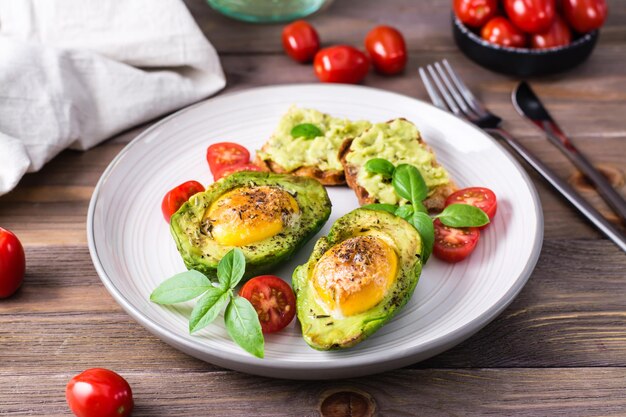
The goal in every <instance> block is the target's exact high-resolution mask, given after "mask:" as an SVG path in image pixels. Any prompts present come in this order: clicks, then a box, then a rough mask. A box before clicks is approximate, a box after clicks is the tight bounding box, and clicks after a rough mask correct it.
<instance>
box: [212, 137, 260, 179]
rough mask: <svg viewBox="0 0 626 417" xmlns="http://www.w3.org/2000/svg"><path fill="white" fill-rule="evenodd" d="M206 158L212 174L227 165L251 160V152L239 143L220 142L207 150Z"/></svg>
mask: <svg viewBox="0 0 626 417" xmlns="http://www.w3.org/2000/svg"><path fill="white" fill-rule="evenodd" d="M206 160H207V162H208V163H209V169H210V170H211V174H213V176H214V177H215V174H217V173H218V171H220V170H221V169H223V168H224V167H225V166H226V165H239V164H246V163H248V162H250V152H248V150H247V149H246V148H244V147H243V146H241V145H239V144H238V143H232V142H218V143H214V144H213V145H211V146H209V147H208V148H207V150H206Z"/></svg>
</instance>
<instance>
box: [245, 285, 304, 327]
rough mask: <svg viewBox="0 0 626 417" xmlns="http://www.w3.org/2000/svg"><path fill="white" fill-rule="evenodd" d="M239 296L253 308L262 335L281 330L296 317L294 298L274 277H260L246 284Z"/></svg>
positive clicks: (289, 289)
mask: <svg viewBox="0 0 626 417" xmlns="http://www.w3.org/2000/svg"><path fill="white" fill-rule="evenodd" d="M239 295H241V296H242V297H244V298H246V299H248V301H250V303H252V305H253V306H254V309H255V310H256V312H257V314H258V315H259V321H260V322H261V329H262V330H263V333H273V332H277V331H279V330H281V329H283V328H284V327H285V326H287V325H288V324H289V323H291V320H293V318H294V316H295V315H296V296H295V295H294V294H293V290H292V289H291V287H290V286H289V284H287V283H286V282H285V281H283V280H282V279H280V278H278V277H277V276H274V275H261V276H259V277H255V278H252V279H251V280H250V281H248V282H246V283H245V284H244V286H243V287H241V290H240V291H239Z"/></svg>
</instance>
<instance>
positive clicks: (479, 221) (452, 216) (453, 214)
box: [436, 204, 489, 227]
mask: <svg viewBox="0 0 626 417" xmlns="http://www.w3.org/2000/svg"><path fill="white" fill-rule="evenodd" d="M436 217H437V218H438V219H439V220H440V221H441V223H443V224H445V225H446V226H450V227H480V226H484V225H486V224H487V223H489V216H487V214H486V213H485V212H484V211H482V210H481V209H479V208H478V207H474V206H470V205H469V204H450V205H449V206H448V207H446V208H445V209H444V210H443V211H442V212H441V213H439V214H438V215H437V216H436Z"/></svg>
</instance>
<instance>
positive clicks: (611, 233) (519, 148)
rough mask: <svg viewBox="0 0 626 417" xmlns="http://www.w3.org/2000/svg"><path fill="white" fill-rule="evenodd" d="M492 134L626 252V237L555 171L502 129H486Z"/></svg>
mask: <svg viewBox="0 0 626 417" xmlns="http://www.w3.org/2000/svg"><path fill="white" fill-rule="evenodd" d="M485 130H486V131H487V132H488V133H490V134H492V135H493V134H495V135H497V136H499V137H501V138H502V139H504V141H505V142H506V143H507V144H508V145H509V146H510V147H511V148H513V150H514V151H515V152H517V154H518V155H519V156H521V157H522V158H524V160H525V161H526V162H528V164H529V165H530V166H532V167H533V168H534V169H535V171H537V172H538V173H539V174H540V175H541V176H542V177H543V178H545V179H546V181H548V182H549V183H550V184H551V185H552V186H553V187H554V188H556V190H557V191H558V192H560V193H561V195H563V197H565V198H566V199H567V200H568V201H569V202H570V203H571V204H572V205H573V206H574V207H575V208H576V209H577V210H578V211H579V212H580V213H581V214H582V215H583V216H585V217H586V218H587V219H588V220H589V221H590V222H591V223H593V224H594V225H595V226H596V227H597V228H598V229H599V230H600V231H601V232H602V233H604V234H605V235H606V237H608V238H609V239H611V240H612V241H613V242H614V243H615V244H616V245H617V246H618V247H619V248H620V249H621V250H622V251H624V252H626V235H624V233H623V232H622V231H620V230H619V229H618V228H617V227H615V226H614V225H613V224H611V223H610V222H609V221H608V220H606V219H605V218H604V216H602V214H600V212H599V211H598V210H596V209H595V208H594V207H593V206H592V205H591V204H589V203H588V202H587V201H586V200H585V199H584V198H583V197H582V196H581V195H580V194H579V193H578V192H577V191H576V190H574V189H573V188H572V187H571V186H570V185H569V184H568V183H567V182H565V181H563V180H562V179H561V178H560V177H559V176H557V175H556V173H555V172H554V171H552V170H551V169H550V168H548V167H547V166H546V165H545V164H544V163H543V162H541V161H540V160H539V159H537V158H536V157H535V156H534V155H533V154H532V153H530V151H529V150H528V149H526V147H524V145H522V144H521V143H520V142H519V141H518V140H517V139H515V138H514V137H513V136H512V135H511V134H510V133H509V132H507V131H506V130H504V129H500V128H493V129H485Z"/></svg>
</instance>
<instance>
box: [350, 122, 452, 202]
mask: <svg viewBox="0 0 626 417" xmlns="http://www.w3.org/2000/svg"><path fill="white" fill-rule="evenodd" d="M402 120H406V119H402ZM392 121H393V120H389V121H388V122H387V123H391V122H392ZM353 140H354V138H349V139H346V140H345V141H343V143H342V144H341V147H340V148H339V160H340V161H341V165H343V168H344V172H345V176H346V182H347V184H348V186H349V187H350V188H352V190H354V193H355V194H356V197H357V199H358V200H359V204H360V205H362V206H363V205H365V204H374V203H378V202H379V201H377V200H376V199H375V198H374V197H373V196H371V195H370V194H369V193H368V192H367V190H366V189H365V188H363V187H361V186H360V185H359V184H358V183H357V176H358V174H359V169H360V168H361V167H359V166H357V165H351V164H349V163H348V162H347V160H346V159H347V156H348V154H349V153H350V152H351V149H350V147H351V145H352V141H353ZM415 140H417V141H418V142H419V143H420V144H421V146H425V147H426V149H427V150H428V151H429V152H431V153H433V154H434V152H433V150H432V149H431V148H430V147H429V146H428V145H426V144H425V143H424V141H423V140H422V139H421V138H420V137H416V138H415ZM433 166H435V167H438V166H440V164H439V163H437V162H436V161H435V162H434V163H433ZM457 189H458V188H457V186H456V184H455V183H454V182H453V181H452V180H450V181H449V182H448V183H447V184H443V185H440V186H437V187H436V188H435V189H434V190H433V192H432V194H431V195H430V196H429V197H428V198H426V199H425V200H424V206H425V207H426V208H427V209H428V210H429V211H431V212H440V211H442V210H443V209H444V208H445V204H446V199H447V198H448V196H449V195H450V194H452V193H453V192H455V191H456V190H457Z"/></svg>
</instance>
